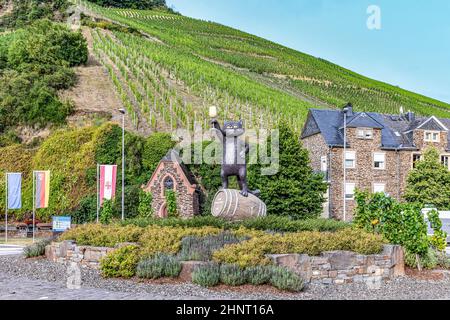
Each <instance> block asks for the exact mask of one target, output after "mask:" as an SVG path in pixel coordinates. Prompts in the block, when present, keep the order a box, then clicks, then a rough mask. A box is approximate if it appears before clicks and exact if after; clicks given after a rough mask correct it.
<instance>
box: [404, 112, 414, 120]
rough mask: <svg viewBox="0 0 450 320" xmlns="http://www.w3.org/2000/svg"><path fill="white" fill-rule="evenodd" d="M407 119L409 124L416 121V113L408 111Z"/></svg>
mask: <svg viewBox="0 0 450 320" xmlns="http://www.w3.org/2000/svg"><path fill="white" fill-rule="evenodd" d="M405 118H406V120H408V121H409V122H414V121H416V115H415V113H414V112H411V111H408V112H407V113H406V114H405Z"/></svg>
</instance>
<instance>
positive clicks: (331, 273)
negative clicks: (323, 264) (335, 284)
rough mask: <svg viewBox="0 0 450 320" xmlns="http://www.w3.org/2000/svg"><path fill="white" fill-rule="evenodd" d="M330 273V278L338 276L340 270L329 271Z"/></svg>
mask: <svg viewBox="0 0 450 320" xmlns="http://www.w3.org/2000/svg"><path fill="white" fill-rule="evenodd" d="M328 275H329V277H330V278H336V277H337V275H338V272H337V271H336V270H333V271H330V272H328Z"/></svg>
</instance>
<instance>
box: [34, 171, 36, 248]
mask: <svg viewBox="0 0 450 320" xmlns="http://www.w3.org/2000/svg"><path fill="white" fill-rule="evenodd" d="M35 178H36V171H33V243H34V219H35V215H36V203H35V201H36V194H35V188H36V187H35Z"/></svg>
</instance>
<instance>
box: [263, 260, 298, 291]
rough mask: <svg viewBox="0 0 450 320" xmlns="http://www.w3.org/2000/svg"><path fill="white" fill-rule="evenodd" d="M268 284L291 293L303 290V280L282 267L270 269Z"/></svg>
mask: <svg viewBox="0 0 450 320" xmlns="http://www.w3.org/2000/svg"><path fill="white" fill-rule="evenodd" d="M270 283H271V284H272V285H273V286H274V287H276V288H278V289H280V290H286V291H291V292H300V291H302V290H303V287H304V285H303V279H302V278H301V277H300V276H299V275H297V274H295V273H294V272H292V271H290V270H287V269H286V268H282V267H275V266H274V267H272V270H271V277H270Z"/></svg>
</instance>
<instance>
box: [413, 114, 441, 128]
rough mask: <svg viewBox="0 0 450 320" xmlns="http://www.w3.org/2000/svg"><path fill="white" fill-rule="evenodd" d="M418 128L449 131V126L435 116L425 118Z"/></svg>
mask: <svg viewBox="0 0 450 320" xmlns="http://www.w3.org/2000/svg"><path fill="white" fill-rule="evenodd" d="M416 129H421V130H432V131H448V128H447V127H446V126H445V125H444V124H443V123H442V122H441V121H440V120H439V119H438V118H436V117H435V116H432V117H430V118H428V119H427V120H425V121H424V122H423V123H422V124H421V125H419V126H418V127H417V128H416Z"/></svg>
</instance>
